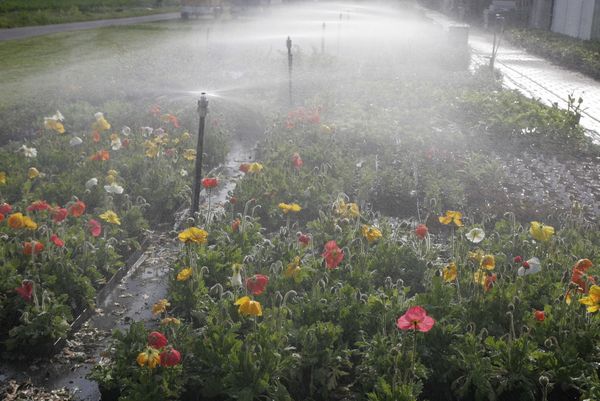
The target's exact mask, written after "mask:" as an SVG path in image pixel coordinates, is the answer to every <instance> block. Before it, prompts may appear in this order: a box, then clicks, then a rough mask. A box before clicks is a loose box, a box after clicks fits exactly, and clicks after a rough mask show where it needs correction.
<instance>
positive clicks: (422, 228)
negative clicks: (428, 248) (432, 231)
mask: <svg viewBox="0 0 600 401" xmlns="http://www.w3.org/2000/svg"><path fill="white" fill-rule="evenodd" d="M427 233H429V229H428V228H427V226H426V225H425V224H419V225H418V226H417V228H415V235H416V236H417V237H418V238H419V239H425V237H426V236H427Z"/></svg>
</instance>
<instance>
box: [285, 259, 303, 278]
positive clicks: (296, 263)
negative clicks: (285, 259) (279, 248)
mask: <svg viewBox="0 0 600 401" xmlns="http://www.w3.org/2000/svg"><path fill="white" fill-rule="evenodd" d="M301 271H302V268H301V267H300V256H296V257H294V260H293V261H292V262H291V263H289V264H288V265H287V269H285V273H284V276H285V277H287V278H296V277H298V275H299V274H300V272H301Z"/></svg>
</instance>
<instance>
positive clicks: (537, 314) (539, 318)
mask: <svg viewBox="0 0 600 401" xmlns="http://www.w3.org/2000/svg"><path fill="white" fill-rule="evenodd" d="M533 316H534V317H535V320H537V321H538V322H543V321H544V320H545V319H546V314H545V313H544V311H543V310H536V311H535V312H533Z"/></svg>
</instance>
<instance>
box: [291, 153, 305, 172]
mask: <svg viewBox="0 0 600 401" xmlns="http://www.w3.org/2000/svg"><path fill="white" fill-rule="evenodd" d="M292 164H293V165H294V168H295V169H296V170H300V169H301V168H302V166H303V165H304V161H302V158H301V157H300V154H299V153H298V152H296V153H294V154H293V155H292Z"/></svg>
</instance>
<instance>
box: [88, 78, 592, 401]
mask: <svg viewBox="0 0 600 401" xmlns="http://www.w3.org/2000/svg"><path fill="white" fill-rule="evenodd" d="M475 78H476V79H473V78H472V77H471V78H470V79H466V78H465V79H464V80H461V75H460V74H457V75H456V76H454V77H453V79H452V80H446V81H445V82H437V81H435V79H433V82H432V83H431V86H428V84H426V83H424V82H425V81H419V82H418V83H415V82H414V81H409V80H399V81H398V82H385V83H381V85H378V84H377V83H376V82H368V81H366V80H365V81H360V80H359V82H364V88H365V91H364V92H361V90H360V89H361V88H358V90H356V89H357V88H353V89H354V90H356V92H353V94H354V96H343V95H344V94H343V93H339V92H338V93H334V94H331V93H320V96H321V97H316V98H317V99H320V100H323V102H322V105H320V107H319V106H307V107H304V108H296V109H293V110H291V111H290V112H289V113H288V114H287V115H284V116H281V117H279V118H277V119H276V120H275V121H274V123H273V124H272V126H271V128H270V129H269V130H268V131H267V132H266V133H265V138H264V139H263V140H262V141H261V142H260V143H259V146H258V147H257V149H258V154H257V160H258V161H259V162H254V163H242V164H241V165H240V170H241V171H242V172H244V174H245V175H244V177H243V178H242V179H241V180H240V181H238V183H237V186H236V189H235V191H234V193H232V194H231V197H230V199H229V204H228V206H227V213H226V214H225V216H224V218H222V219H219V220H210V219H201V221H203V222H205V224H202V225H200V226H191V227H189V228H187V229H185V230H183V231H181V232H180V233H179V235H178V238H179V240H180V241H181V243H182V248H181V253H180V257H179V261H178V262H177V263H176V264H175V265H173V266H172V271H171V275H170V290H169V296H168V299H164V300H161V301H160V302H158V303H157V304H155V305H153V307H152V310H153V313H154V315H155V317H156V321H155V324H154V325H152V326H151V327H149V328H147V327H144V324H141V323H136V324H133V325H132V326H131V328H130V329H129V330H128V331H127V332H124V333H121V332H119V333H117V334H116V335H115V342H114V346H113V347H112V352H111V359H110V361H108V363H105V364H101V365H99V366H97V367H96V368H95V370H94V373H93V374H92V377H93V378H94V379H95V380H97V381H98V382H99V384H100V387H101V389H103V390H104V391H106V392H107V393H108V392H110V393H112V394H113V395H118V396H120V399H121V400H138V399H139V400H141V399H145V400H163V399H192V400H197V399H214V400H230V399H239V400H248V401H249V400H256V399H261V398H268V399H274V400H332V399H340V400H341V399H344V400H349V399H350V400H371V401H375V400H390V401H391V400H416V399H429V400H440V401H441V400H458V399H461V400H490V399H497V400H540V399H541V400H565V399H596V398H598V396H599V394H598V393H597V391H598V390H597V389H598V388H599V387H598V384H599V379H598V375H597V370H596V365H597V363H598V362H599V361H600V355H599V354H598V351H597V349H596V347H595V346H594V344H595V343H596V342H597V341H598V340H599V338H598V326H599V322H598V319H597V318H596V316H595V313H596V312H597V310H598V309H600V287H598V286H596V285H595V284H596V281H597V280H596V278H595V276H594V273H595V271H596V270H595V267H594V266H595V264H597V263H598V257H599V252H600V238H599V237H598V235H597V231H596V230H595V229H594V228H595V227H596V225H595V223H592V222H590V221H589V220H588V219H587V217H586V210H585V209H584V208H582V207H581V206H577V204H576V202H574V203H572V204H570V205H569V207H567V208H559V207H558V206H557V205H556V204H554V203H553V201H555V200H556V199H555V198H550V201H549V202H551V203H547V202H544V203H539V202H537V199H536V198H539V194H537V193H534V192H533V191H532V192H531V193H529V192H528V191H527V185H529V183H527V182H525V181H519V180H518V179H517V178H515V177H514V176H512V175H511V174H510V172H508V171H506V170H507V169H506V168H504V164H503V163H506V161H507V160H508V159H509V157H510V156H511V155H512V156H513V157H516V156H523V155H527V153H525V152H523V148H526V149H527V151H532V152H535V153H536V156H535V157H538V158H542V159H543V157H544V155H545V157H548V152H551V151H556V150H557V149H558V148H559V142H561V141H562V143H563V144H564V143H568V146H569V150H567V151H564V152H562V153H560V154H558V157H560V158H562V159H563V160H569V159H572V158H574V157H576V156H574V155H580V157H582V158H584V157H586V156H583V155H593V154H594V153H595V152H596V150H595V148H594V147H593V146H592V145H590V144H589V141H587V140H586V139H585V137H583V133H582V132H581V129H580V128H579V127H578V126H577V125H576V123H575V122H574V120H573V116H572V115H571V114H570V113H569V112H564V111H560V110H557V109H553V108H546V107H544V106H541V105H539V104H537V103H534V102H530V101H528V100H526V99H524V98H523V97H521V96H520V95H517V94H516V93H514V92H504V91H501V90H500V89H499V88H498V87H496V86H495V84H494V83H490V82H489V81H486V80H485V77H483V76H481V75H476V77H475ZM358 85H361V84H358ZM488 85H490V86H489V87H488ZM367 87H370V89H369V90H370V91H371V92H370V94H371V95H372V94H373V93H377V95H378V96H377V97H374V96H372V97H370V98H369V99H368V100H365V99H363V98H361V97H359V96H356V94H357V93H369V92H367V89H366V88H367ZM458 88H460V89H458ZM490 88H493V89H495V90H496V91H495V92H494V91H489V90H488V89H490ZM459 91H460V96H456V94H457V93H459ZM324 92H325V91H324ZM407 93H418V94H419V96H417V97H415V96H413V97H409V96H402V95H403V94H407ZM391 97H393V98H394V100H393V101H390V99H391ZM346 99H350V100H346ZM433 99H435V101H433ZM447 99H452V100H448V102H447V103H445V101H446V100H447ZM328 102H331V103H328ZM363 102H364V103H363ZM367 102H368V103H367ZM333 104H335V107H333ZM501 106H502V107H501ZM478 111H479V112H483V113H482V114H480V113H478ZM459 117H460V118H459ZM515 143H517V145H516V146H515ZM502 152H504V154H502ZM211 178H213V177H211ZM205 184H206V185H208V186H213V185H218V181H213V180H210V181H205ZM509 185H511V186H512V187H511V188H519V186H521V188H523V189H525V191H526V192H528V193H526V194H525V195H524V196H523V197H522V198H521V201H520V202H517V201H515V196H514V194H513V193H512V191H513V189H508V188H509ZM202 213H203V215H210V210H206V209H205V210H204V211H203V212H202Z"/></svg>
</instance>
